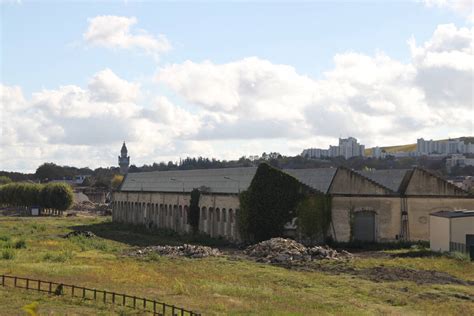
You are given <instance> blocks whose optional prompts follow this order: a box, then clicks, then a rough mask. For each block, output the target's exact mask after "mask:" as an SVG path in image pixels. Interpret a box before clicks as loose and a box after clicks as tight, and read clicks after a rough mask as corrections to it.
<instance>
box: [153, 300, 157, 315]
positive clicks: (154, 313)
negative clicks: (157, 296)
mask: <svg viewBox="0 0 474 316" xmlns="http://www.w3.org/2000/svg"><path fill="white" fill-rule="evenodd" d="M155 315H156V301H153V316H155Z"/></svg>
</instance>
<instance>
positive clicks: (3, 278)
mask: <svg viewBox="0 0 474 316" xmlns="http://www.w3.org/2000/svg"><path fill="white" fill-rule="evenodd" d="M2 286H5V275H4V274H2Z"/></svg>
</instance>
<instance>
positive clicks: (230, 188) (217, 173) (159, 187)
mask: <svg viewBox="0 0 474 316" xmlns="http://www.w3.org/2000/svg"><path fill="white" fill-rule="evenodd" d="M256 171H257V168H256V167H246V168H222V169H199V170H176V171H152V172H138V173H129V174H127V176H126V177H125V180H124V182H123V183H122V186H121V188H120V190H121V191H148V192H183V191H184V192H191V191H192V190H193V189H194V188H202V187H205V188H207V189H208V192H212V193H239V191H243V190H246V189H247V188H248V187H249V185H250V182H251V181H252V179H253V177H254V175H255V172H256Z"/></svg>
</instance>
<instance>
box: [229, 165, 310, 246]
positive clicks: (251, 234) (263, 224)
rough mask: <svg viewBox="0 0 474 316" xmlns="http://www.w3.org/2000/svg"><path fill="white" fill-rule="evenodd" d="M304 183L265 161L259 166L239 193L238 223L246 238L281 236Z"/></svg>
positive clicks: (258, 239) (293, 213)
mask: <svg viewBox="0 0 474 316" xmlns="http://www.w3.org/2000/svg"><path fill="white" fill-rule="evenodd" d="M304 190H305V187H304V186H303V185H302V184H301V183H300V182H299V181H298V180H296V179H295V178H294V177H292V176H290V175H288V174H286V173H283V172H281V171H280V170H278V169H276V168H273V167H271V166H270V165H268V164H266V163H262V164H260V165H259V166H258V168H257V172H256V173H255V176H254V178H253V179H252V182H251V183H250V186H249V188H248V190H247V191H245V192H243V193H242V194H241V195H240V211H239V212H238V217H237V220H238V224H239V229H240V233H241V236H242V237H243V238H244V239H247V240H256V241H260V240H265V239H268V238H272V237H276V236H281V235H282V234H283V231H284V225H285V224H286V223H287V222H289V221H290V220H292V219H293V218H294V217H295V216H296V213H295V209H296V206H297V204H298V202H299V200H300V198H301V197H302V195H303V193H304V192H303V191H304Z"/></svg>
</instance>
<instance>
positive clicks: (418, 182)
mask: <svg viewBox="0 0 474 316" xmlns="http://www.w3.org/2000/svg"><path fill="white" fill-rule="evenodd" d="M281 172H283V173H286V174H288V175H290V176H293V177H295V178H296V179H297V180H298V181H300V183H302V184H303V185H305V186H307V187H309V188H311V189H312V190H313V191H315V192H318V193H321V194H327V195H330V196H331V198H332V223H331V227H330V229H329V233H330V235H331V236H332V237H333V238H334V239H335V240H337V241H350V240H362V241H374V242H380V241H395V240H413V241H416V240H429V214H430V213H432V212H436V211H440V210H456V209H474V198H473V197H472V196H471V195H469V194H468V193H467V192H465V191H464V190H462V189H460V188H458V187H456V186H454V185H452V184H450V183H448V182H447V181H445V180H443V179H441V178H439V177H437V176H435V175H433V174H431V173H430V172H428V171H426V170H423V169H420V168H414V169H403V170H377V171H364V172H362V171H354V170H350V169H347V168H317V169H284V170H282V171H281ZM255 173H256V168H228V169H207V170H188V171H164V172H147V173H129V174H128V175H127V176H126V177H125V180H124V182H123V184H122V186H121V188H120V190H119V191H117V192H114V194H113V221H115V222H125V223H132V224H138V225H144V226H146V227H148V228H150V229H152V228H168V229H172V230H175V231H177V232H188V231H190V227H189V224H188V221H187V218H188V210H189V202H190V192H191V190H192V189H193V188H199V189H200V191H201V192H202V193H201V199H200V202H199V207H200V221H199V231H201V232H203V233H206V234H209V235H210V236H212V237H223V238H226V239H228V240H231V241H239V240H240V237H239V233H238V231H239V230H238V223H237V220H236V217H237V214H238V212H239V208H240V205H239V193H240V192H241V191H243V190H246V189H247V188H248V187H249V185H250V183H251V181H252V179H253V177H254V175H255Z"/></svg>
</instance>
